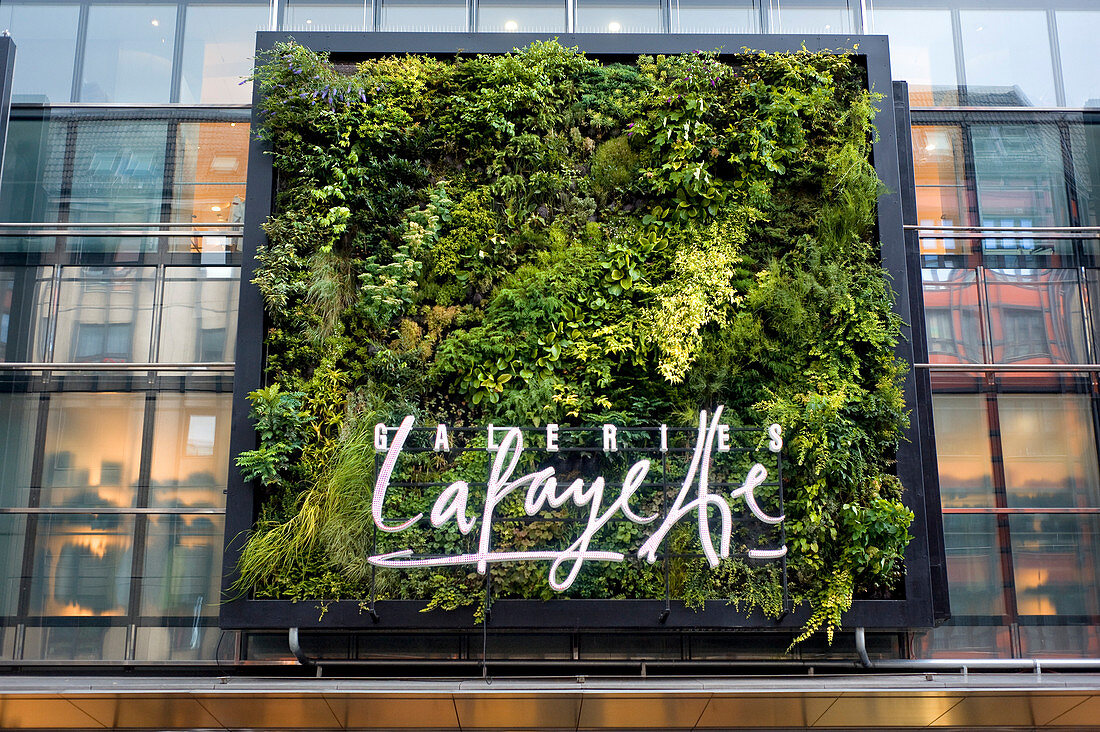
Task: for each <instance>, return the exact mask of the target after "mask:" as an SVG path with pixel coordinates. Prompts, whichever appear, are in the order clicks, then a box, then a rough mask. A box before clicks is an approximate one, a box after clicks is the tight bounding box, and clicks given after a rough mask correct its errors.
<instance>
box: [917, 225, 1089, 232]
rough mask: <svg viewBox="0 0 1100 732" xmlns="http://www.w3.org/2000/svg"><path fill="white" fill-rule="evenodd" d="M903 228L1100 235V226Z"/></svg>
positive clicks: (921, 226)
mask: <svg viewBox="0 0 1100 732" xmlns="http://www.w3.org/2000/svg"><path fill="white" fill-rule="evenodd" d="M902 228H904V229H906V230H908V231H979V232H980V231H1024V232H1040V233H1042V232H1048V231H1051V232H1057V231H1087V232H1090V233H1093V232H1095V233H1100V226H934V225H927V226H926V225H924V224H905V225H904V226H903V227H902Z"/></svg>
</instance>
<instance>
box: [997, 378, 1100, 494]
mask: <svg viewBox="0 0 1100 732" xmlns="http://www.w3.org/2000/svg"><path fill="white" fill-rule="evenodd" d="M997 404H998V409H999V413H1000V422H1001V444H1002V448H1001V449H1002V452H1003V454H1004V468H1005V486H1006V488H1007V490H1008V505H1009V506H1011V507H1013V508H1018V507H1023V508H1086V507H1095V506H1100V470H1098V469H1097V459H1096V440H1095V437H1094V435H1093V429H1092V407H1091V403H1090V397H1088V396H1087V395H1084V394H1001V395H1000V396H998V397H997Z"/></svg>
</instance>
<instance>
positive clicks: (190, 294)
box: [157, 267, 240, 363]
mask: <svg viewBox="0 0 1100 732" xmlns="http://www.w3.org/2000/svg"><path fill="white" fill-rule="evenodd" d="M239 271H240V270H238V269H237V268H236V267H169V268H168V269H167V270H166V272H165V283H164V304H163V310H162V312H161V325H160V353H159V356H158V358H157V360H158V361H159V362H161V363H194V362H210V361H232V360H233V345H234V339H235V338H236V336H237V297H238V292H239V290H240V278H239Z"/></svg>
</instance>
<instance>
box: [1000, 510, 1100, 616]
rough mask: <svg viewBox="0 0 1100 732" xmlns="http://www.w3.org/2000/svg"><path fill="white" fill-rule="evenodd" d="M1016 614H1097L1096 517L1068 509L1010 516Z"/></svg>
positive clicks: (1099, 531) (1099, 525)
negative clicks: (1068, 510) (1076, 514)
mask: <svg viewBox="0 0 1100 732" xmlns="http://www.w3.org/2000/svg"><path fill="white" fill-rule="evenodd" d="M1008 522H1009V527H1010V529H1011V532H1012V565H1013V571H1014V575H1015V580H1016V604H1017V606H1018V607H1019V612H1020V615H1058V616H1062V617H1074V616H1076V617H1077V618H1078V622H1080V621H1081V620H1083V619H1084V617H1095V616H1097V615H1100V584H1098V583H1097V582H1096V577H1097V573H1098V572H1100V518H1098V517H1097V516H1095V515H1093V516H1074V515H1072V514H1069V515H1067V514H1029V515H1024V516H1010V517H1009V519H1008Z"/></svg>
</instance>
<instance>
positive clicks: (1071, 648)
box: [1020, 624, 1100, 658]
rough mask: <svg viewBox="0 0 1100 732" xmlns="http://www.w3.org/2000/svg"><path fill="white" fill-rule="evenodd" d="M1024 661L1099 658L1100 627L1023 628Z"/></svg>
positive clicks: (1022, 651) (1052, 626)
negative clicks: (1027, 659) (1032, 659)
mask: <svg viewBox="0 0 1100 732" xmlns="http://www.w3.org/2000/svg"><path fill="white" fill-rule="evenodd" d="M1020 651H1021V654H1022V655H1023V656H1024V658H1035V657H1039V658H1043V657H1046V658H1065V657H1067V656H1069V657H1074V656H1076V657H1078V658H1096V657H1097V655H1100V627H1097V626H1095V625H1026V624H1021V625H1020Z"/></svg>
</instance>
